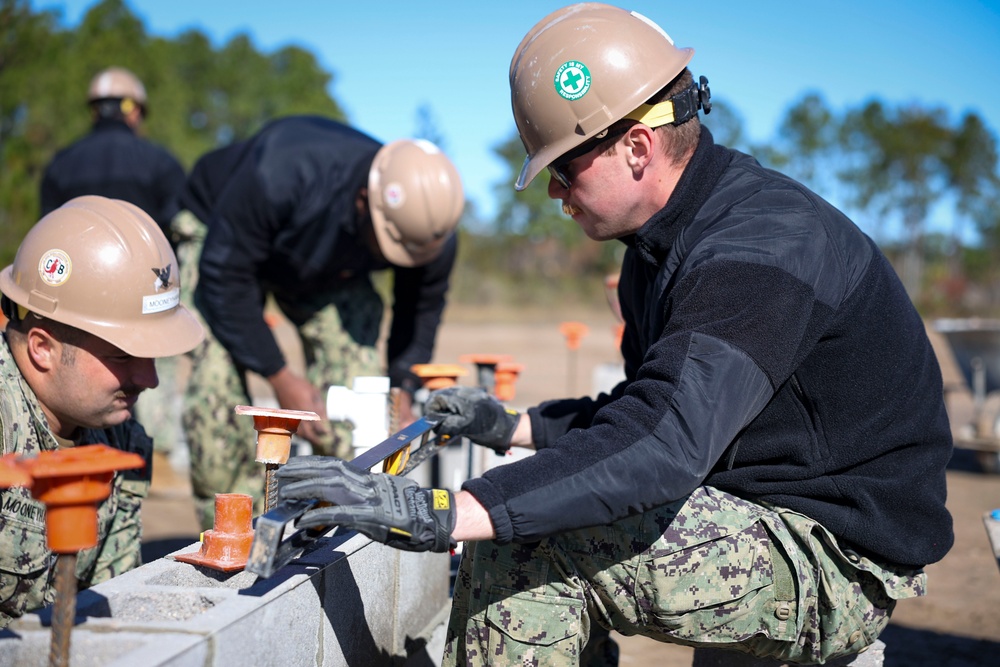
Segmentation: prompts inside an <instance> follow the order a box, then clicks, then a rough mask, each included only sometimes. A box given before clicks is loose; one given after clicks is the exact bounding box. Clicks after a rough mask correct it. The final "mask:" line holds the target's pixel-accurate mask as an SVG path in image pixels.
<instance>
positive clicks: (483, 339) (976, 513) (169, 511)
mask: <svg viewBox="0 0 1000 667" xmlns="http://www.w3.org/2000/svg"><path fill="white" fill-rule="evenodd" d="M564 319H568V318H562V317H560V316H559V314H555V313H549V314H547V315H546V314H541V315H529V314H524V316H523V317H519V318H518V322H517V323H496V321H495V320H491V318H490V317H489V315H488V314H486V313H478V314H477V313H469V312H465V313H459V314H458V315H455V314H453V313H452V312H449V315H448V317H447V318H446V320H445V323H444V325H443V326H442V328H441V330H440V332H439V337H438V345H437V354H436V356H435V359H434V361H435V362H439V363H458V362H459V356H460V355H463V354H470V353H480V354H485V353H500V354H509V355H511V357H512V359H513V361H515V362H517V363H520V364H523V365H524V370H523V371H522V373H521V375H520V377H519V379H518V382H517V386H516V396H515V398H514V399H513V400H512V401H510V403H511V405H513V406H514V407H521V408H523V407H527V406H529V405H533V404H535V403H537V402H539V401H542V400H545V399H548V398H554V397H559V396H567V395H580V394H583V393H588V392H590V391H591V390H592V388H593V386H594V380H595V378H604V379H603V380H600V384H606V383H607V382H608V381H610V380H608V379H607V378H608V377H613V376H614V375H615V374H616V372H617V364H618V362H619V360H620V358H619V356H618V352H617V349H616V347H615V343H614V324H615V322H614V320H613V318H612V316H611V314H610V311H607V312H606V313H601V312H595V313H592V314H590V315H589V316H586V317H584V318H582V319H581V321H583V322H584V323H585V324H586V325H587V326H588V328H589V333H588V334H587V335H586V336H585V337H584V338H583V340H582V341H581V345H580V348H579V349H578V350H575V351H571V350H569V349H568V348H567V346H566V340H565V338H564V337H563V335H562V334H561V333H560V332H559V324H560V322H562V321H564ZM277 331H278V333H279V340H281V341H282V344H283V346H285V348H286V352H287V353H288V355H289V359H290V362H291V363H292V364H293V365H295V364H299V363H301V359H300V357H299V356H297V354H298V353H297V351H296V349H295V346H294V343H292V342H290V341H291V338H290V337H289V331H288V329H287V325H285V324H279V325H278V328H277ZM932 339H933V340H934V341H935V344H936V345H937V347H938V351H939V358H940V359H941V361H942V369H943V372H944V375H945V381H946V385H949V386H950V385H958V384H960V383H961V379H960V377H959V375H958V372H957V370H956V369H955V368H954V366H953V363H954V362H953V361H952V359H951V357H950V352H949V350H948V349H947V346H946V344H944V343H943V342H942V341H941V340H940V339H939V338H938V337H937V336H935V335H933V334H932ZM465 368H466V369H467V370H468V375H467V376H465V377H463V378H461V379H460V383H462V384H474V382H475V377H474V370H473V368H472V367H471V366H467V365H466V366H465ZM251 386H252V387H256V388H257V390H259V391H261V392H264V391H266V390H264V389H262V386H263V385H261V384H260V383H256V384H252V385H251ZM949 412H950V414H951V416H952V425H953V428H955V429H958V428H959V427H960V426H961V425H962V424H964V423H966V422H967V421H968V418H969V417H968V416H969V414H970V412H971V399H970V397H969V395H968V392H967V391H964V390H961V389H960V390H959V391H955V392H951V393H950V395H949ZM157 463H158V465H157V466H156V467H155V469H154V477H153V486H152V489H151V492H150V496H149V498H148V500H147V501H146V503H145V505H144V508H143V523H144V530H145V537H144V544H143V549H144V554H145V557H146V560H147V561H148V560H150V559H152V558H156V557H159V556H162V555H164V554H166V553H169V552H170V551H173V550H174V549H177V548H179V547H181V546H184V545H187V544H190V543H191V542H193V541H195V540H197V535H198V526H197V522H196V521H195V517H194V510H193V506H192V505H191V502H190V495H189V494H190V487H189V486H188V484H187V480H186V473H185V472H184V471H183V470H182V469H181V470H178V469H177V468H178V467H179V466H177V465H176V457H175V464H174V465H171V463H170V462H169V460H167V459H166V458H162V457H160V458H159V460H158V461H157ZM948 484H949V491H948V507H949V509H950V510H951V513H952V515H953V517H954V521H955V537H956V540H955V546H954V548H953V549H952V550H951V552H950V553H949V554H948V555H947V556H946V557H945V559H944V560H943V561H941V562H940V563H935V564H932V565H930V566H928V567H927V574H928V577H929V585H930V591H929V594H928V595H927V596H926V597H924V598H920V599H917V600H906V601H904V602H902V603H900V604H899V606H898V607H897V609H896V612H895V614H894V615H893V620H892V623H891V625H890V626H889V628H888V629H887V630H886V632H885V633H884V634H883V636H882V639H883V640H884V641H885V642H886V644H887V649H886V652H885V665H886V667H911V666H916V667H921V666H928V667H930V666H933V667H939V666H948V667H987V666H990V667H994V666H996V665H1000V571H998V567H997V560H996V557H995V556H994V554H993V551H992V548H991V545H990V543H989V541H988V539H987V536H986V531H985V530H984V526H983V516H984V514H985V513H986V512H989V511H991V510H993V509H994V508H1000V475H989V474H985V473H984V472H982V470H981V468H980V467H979V465H978V463H977V460H976V457H975V455H974V454H973V453H972V452H971V451H969V450H965V449H956V450H955V455H954V457H953V460H952V465H951V466H950V468H949V471H948ZM617 639H618V641H619V644H620V647H621V664H622V665H623V666H626V665H661V666H663V667H682V666H683V667H687V666H689V665H690V664H691V656H692V652H691V650H690V649H687V648H683V647H677V646H671V645H668V644H661V643H658V642H655V641H653V640H650V639H646V638H642V637H620V636H619V637H617Z"/></svg>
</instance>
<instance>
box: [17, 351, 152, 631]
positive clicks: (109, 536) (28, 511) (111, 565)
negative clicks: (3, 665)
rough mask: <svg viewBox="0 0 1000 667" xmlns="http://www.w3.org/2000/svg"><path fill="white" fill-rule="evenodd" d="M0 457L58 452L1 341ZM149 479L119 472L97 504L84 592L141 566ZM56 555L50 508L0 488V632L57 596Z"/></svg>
mask: <svg viewBox="0 0 1000 667" xmlns="http://www.w3.org/2000/svg"><path fill="white" fill-rule="evenodd" d="M0 445H2V447H0V453H2V454H12V453H16V454H23V455H31V454H37V453H38V452H42V451H51V450H54V449H57V448H58V447H59V444H58V443H57V441H56V439H55V437H54V436H53V434H52V432H51V431H49V427H48V422H47V421H46V419H45V415H44V413H43V412H42V409H41V406H40V405H39V404H38V400H37V399H36V398H35V395H34V393H33V392H32V391H31V388H30V387H29V386H28V384H27V382H25V381H24V379H23V377H22V376H21V373H20V371H19V370H18V368H17V365H16V364H15V363H14V360H13V358H12V357H11V354H10V350H9V348H8V347H7V340H6V337H4V338H3V342H2V344H0ZM148 489H149V482H146V481H138V480H126V479H125V478H124V475H122V474H118V475H115V478H114V481H113V483H112V487H111V495H110V496H109V497H108V498H107V499H106V500H105V501H103V502H102V503H101V504H100V505H99V506H98V512H97V545H96V546H94V547H92V548H90V549H85V550H84V551H81V552H80V553H79V554H78V556H77V566H76V576H77V578H78V580H79V587H80V588H81V589H83V588H88V587H90V586H93V585H95V584H98V583H100V582H102V581H106V580H108V579H110V578H112V577H115V576H117V575H119V574H122V573H123V572H126V571H128V570H131V569H132V568H134V567H137V566H139V565H140V564H141V552H140V549H139V546H140V544H141V542H142V528H141V523H140V509H141V506H142V499H143V498H144V497H145V496H146V493H147V491H148ZM55 561H56V555H55V554H53V553H52V552H51V551H49V548H48V545H47V542H46V536H45V505H44V504H43V503H41V502H39V501H37V500H35V499H34V498H32V496H31V492H30V491H29V490H28V489H25V488H10V489H3V490H0V628H4V627H6V626H7V625H8V624H9V623H10V622H11V620H12V619H14V618H17V617H19V616H22V615H24V614H25V613H27V612H30V611H34V610H36V609H40V608H41V607H44V606H45V605H48V604H51V603H52V601H53V600H54V599H55V591H54V589H53V580H52V577H53V568H54V566H55Z"/></svg>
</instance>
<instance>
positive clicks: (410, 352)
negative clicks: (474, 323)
mask: <svg viewBox="0 0 1000 667" xmlns="http://www.w3.org/2000/svg"><path fill="white" fill-rule="evenodd" d="M457 253H458V235H457V234H452V236H451V238H449V239H448V241H447V242H446V244H445V247H444V250H443V251H442V252H441V254H440V255H439V256H438V257H437V259H435V260H434V261H433V262H431V263H430V264H427V265H426V266H421V267H414V268H402V267H397V268H396V269H395V272H394V281H393V283H394V284H393V303H392V326H391V328H390V330H389V341H388V345H387V354H388V365H389V380H390V384H391V385H392V386H394V387H402V388H403V389H405V390H407V391H409V392H411V393H412V392H413V391H415V390H416V389H418V388H419V387H420V380H419V379H418V378H417V376H416V375H414V374H413V372H412V371H410V367H411V366H413V365H414V364H423V363H427V362H429V361H430V360H431V357H432V356H433V354H434V340H435V338H436V337H437V330H438V326H439V325H440V324H441V315H442V313H443V312H444V307H445V304H446V302H447V298H446V297H447V293H448V287H449V280H450V276H451V271H452V269H453V268H454V266H455V257H456V255H457Z"/></svg>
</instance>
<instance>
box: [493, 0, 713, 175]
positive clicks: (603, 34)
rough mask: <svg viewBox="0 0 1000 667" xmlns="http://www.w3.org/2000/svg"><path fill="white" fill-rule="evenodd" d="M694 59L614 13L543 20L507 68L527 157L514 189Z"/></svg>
mask: <svg viewBox="0 0 1000 667" xmlns="http://www.w3.org/2000/svg"><path fill="white" fill-rule="evenodd" d="M693 55H694V49H690V48H683V49H682V48H678V47H676V46H674V42H673V40H672V39H670V36H669V35H667V33H666V32H664V31H663V30H662V29H661V28H660V27H659V26H658V25H656V24H655V23H653V22H652V21H650V20H649V19H647V18H646V17H644V16H642V15H641V14H638V13H636V12H629V11H628V10H625V9H621V8H618V7H612V6H611V5H605V4H601V3H596V2H587V3H581V4H576V5H570V6H568V7H564V8H562V9H559V10H557V11H555V12H553V13H551V14H549V15H548V16H546V17H545V18H543V19H542V20H541V21H539V22H538V23H537V24H535V26H534V27H533V28H532V29H531V31H530V32H528V34H527V35H525V37H524V39H523V40H521V43H520V44H519V45H518V47H517V50H516V51H515V52H514V57H513V59H512V60H511V63H510V99H511V107H512V108H513V111H514V122H515V123H516V124H517V130H518V133H519V134H520V135H521V142H522V143H523V144H524V149H525V151H527V153H528V155H527V157H526V158H525V161H524V166H523V167H522V169H521V173H520V174H519V175H518V178H517V183H516V184H515V187H516V188H517V189H518V190H523V189H524V188H525V187H527V186H528V184H529V183H530V182H531V181H532V179H534V178H535V176H537V175H538V173H539V172H540V171H541V170H542V169H544V168H545V167H547V166H548V165H549V164H551V163H552V162H553V161H555V160H556V159H558V158H559V157H560V156H561V155H563V154H564V153H566V152H568V151H570V150H572V149H573V148H576V147H577V146H579V145H580V144H582V143H583V142H585V141H587V140H588V139H590V138H591V137H593V136H595V135H597V134H598V133H600V132H601V131H603V130H605V129H607V128H608V127H610V126H611V125H612V124H613V123H614V122H615V121H618V120H621V119H622V118H625V117H626V116H628V115H629V114H630V113H632V112H633V111H635V110H636V109H638V108H639V107H640V106H641V105H642V104H643V103H644V102H646V100H648V99H649V98H650V97H652V96H653V95H654V94H656V93H657V92H658V91H659V90H660V89H661V88H663V87H664V86H666V85H667V84H668V83H670V82H671V81H672V80H673V79H674V78H675V77H676V76H677V75H678V74H680V73H681V72H683V71H684V68H685V67H687V64H688V62H690V60H691V57H692V56H693Z"/></svg>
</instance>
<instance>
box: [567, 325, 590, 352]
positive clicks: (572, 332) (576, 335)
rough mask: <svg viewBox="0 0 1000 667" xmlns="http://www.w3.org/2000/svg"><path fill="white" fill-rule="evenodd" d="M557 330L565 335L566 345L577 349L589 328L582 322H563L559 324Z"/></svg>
mask: <svg viewBox="0 0 1000 667" xmlns="http://www.w3.org/2000/svg"><path fill="white" fill-rule="evenodd" d="M559 332H560V333H561V334H562V335H563V336H565V337H566V347H568V348H569V349H571V350H578V349H580V340H581V339H583V337H584V336H586V335H587V334H588V333H589V332H590V329H589V328H588V327H587V325H586V324H584V323H583V322H563V323H562V324H560V325H559Z"/></svg>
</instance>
